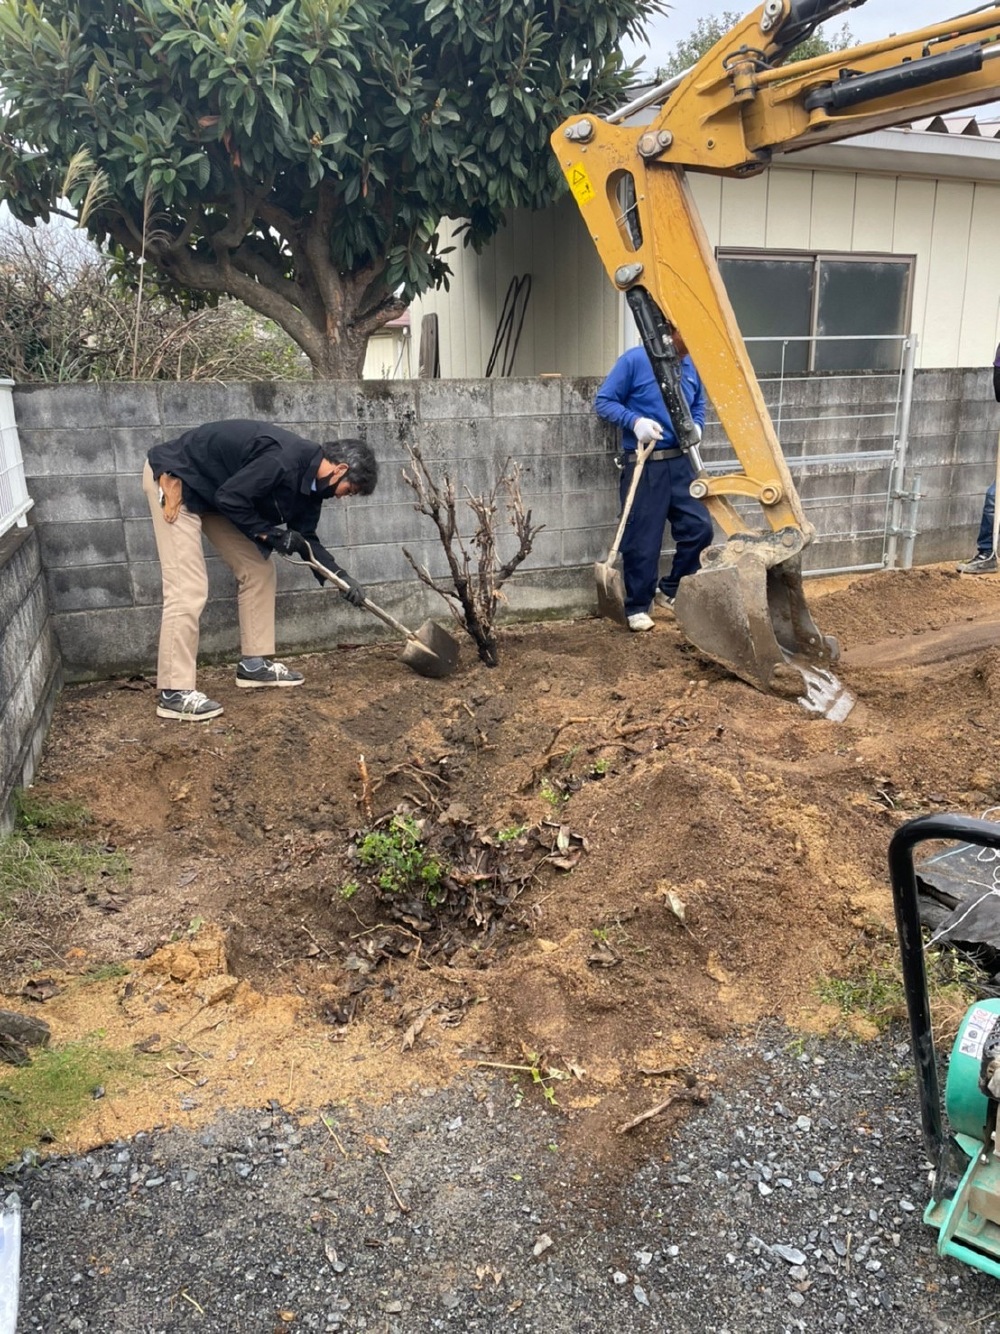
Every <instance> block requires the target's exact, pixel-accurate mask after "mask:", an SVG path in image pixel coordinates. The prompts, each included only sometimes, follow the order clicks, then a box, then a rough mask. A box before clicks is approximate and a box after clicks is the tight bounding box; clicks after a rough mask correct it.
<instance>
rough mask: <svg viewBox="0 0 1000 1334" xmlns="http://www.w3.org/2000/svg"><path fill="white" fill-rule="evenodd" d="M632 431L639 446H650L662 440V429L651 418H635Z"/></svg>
mask: <svg viewBox="0 0 1000 1334" xmlns="http://www.w3.org/2000/svg"><path fill="white" fill-rule="evenodd" d="M632 431H633V433H634V435H635V438H636V440H638V442H639V444H640V445H651V444H652V443H653V441H654V440H662V439H663V427H662V426H661V425H660V423H659V422H655V421H653V419H652V417H636V419H635V425H634V426H633V427H632Z"/></svg>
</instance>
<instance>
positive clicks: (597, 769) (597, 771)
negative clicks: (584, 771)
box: [590, 760, 609, 778]
mask: <svg viewBox="0 0 1000 1334" xmlns="http://www.w3.org/2000/svg"><path fill="white" fill-rule="evenodd" d="M608 768H609V765H608V762H607V760H595V761H594V763H593V764H592V765H591V766H590V776H591V778H603V777H604V775H605V774H606V773H607V772H608Z"/></svg>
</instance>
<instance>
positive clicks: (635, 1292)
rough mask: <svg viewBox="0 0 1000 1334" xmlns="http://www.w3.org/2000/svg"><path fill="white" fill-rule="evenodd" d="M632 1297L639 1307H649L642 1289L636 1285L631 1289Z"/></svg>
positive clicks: (647, 1299)
mask: <svg viewBox="0 0 1000 1334" xmlns="http://www.w3.org/2000/svg"><path fill="white" fill-rule="evenodd" d="M632 1296H633V1297H634V1298H635V1299H636V1301H637V1302H638V1303H639V1305H640V1306H648V1305H649V1298H648V1297H647V1296H646V1294H645V1292H644V1291H643V1290H642V1288H640V1287H639V1285H638V1283H637V1284H636V1285H635V1287H634V1288H633V1289H632Z"/></svg>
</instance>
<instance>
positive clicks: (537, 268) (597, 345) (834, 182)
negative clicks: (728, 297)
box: [412, 165, 1000, 378]
mask: <svg viewBox="0 0 1000 1334" xmlns="http://www.w3.org/2000/svg"><path fill="white" fill-rule="evenodd" d="M690 180H691V185H692V189H693V191H694V196H695V199H696V201H697V203H698V207H699V210H700V211H701V214H702V219H703V221H704V223H705V228H706V231H707V232H708V237H709V241H710V242H711V243H712V245H714V246H722V247H726V248H729V247H753V248H767V249H788V250H820V249H821V250H835V251H845V252H851V251H853V252H873V251H874V252H878V253H889V254H898V255H914V256H915V257H916V264H915V269H914V280H913V305H912V319H911V325H912V328H913V329H914V330H915V331H916V333H917V335H918V337H919V341H920V345H919V351H918V365H920V366H922V367H951V366H982V365H988V364H989V363H990V362H991V361H992V359H993V349H994V348H995V346H996V345H997V342H998V340H1000V184H992V183H981V182H980V183H976V182H972V181H962V180H931V179H918V178H915V177H904V176H899V177H896V176H887V175H870V174H866V173H859V172H848V171H822V170H803V169H800V168H795V167H789V166H784V165H782V166H777V167H772V168H771V169H770V170H769V171H768V172H765V173H764V174H763V175H762V176H756V177H752V178H751V179H749V180H745V181H735V180H723V179H721V178H719V177H714V176H706V175H699V174H696V173H692V175H691V177H690ZM451 244H454V245H455V247H456V248H455V251H454V252H453V254H452V255H451V256H450V257H449V260H450V263H451V266H452V268H453V270H454V272H455V277H454V279H453V280H452V284H451V290H450V292H434V293H429V294H427V295H426V296H425V297H424V298H423V299H422V300H421V301H418V302H415V303H414V306H413V309H412V317H413V331H414V332H413V344H414V356H413V363H414V364H413V374H414V375H415V374H416V373H417V366H416V355H415V353H416V348H417V346H418V345H419V329H420V317H421V314H422V313H423V312H424V311H435V312H437V314H438V324H439V337H440V344H441V373H442V375H443V376H445V377H454V378H465V377H470V378H477V377H479V376H482V375H483V374H484V373H485V370H486V364H487V361H488V359H489V355H490V349H491V348H492V346H493V339H494V335H495V332H496V327H497V321H498V319H499V316H500V312H501V308H502V306H503V300H504V295H505V293H506V291H507V286H508V284H509V282H510V280H511V278H512V277H513V276H514V275H515V274H517V275H522V274H525V273H530V274H531V278H532V290H531V297H530V300H529V302H528V308H527V314H526V317H525V321H524V328H523V331H522V334H521V340H520V343H519V345H518V350H517V356H516V359H515V362H514V368H513V374H514V375H529V376H530V375H539V374H544V373H559V374H562V375H602V374H604V372H605V371H606V370H607V368H608V367H609V366H610V364H611V363H612V362H613V361H614V359H615V357H616V356H617V354H618V352H619V351H620V350H621V348H622V347H623V346H625V345H626V343H630V342H633V341H634V338H633V337H630V336H629V333H628V330H627V326H626V321H627V323H628V324H630V323H631V317H630V316H628V314H627V312H626V313H625V319H624V320H623V318H622V303H621V301H620V298H619V297H618V295H617V294H616V292H615V291H614V288H613V287H612V285H611V282H610V280H609V279H608V278H607V276H606V275H605V273H604V269H603V267H602V266H601V264H600V261H599V260H598V257H597V251H596V250H595V248H594V246H593V244H592V242H591V241H590V239H589V237H588V236H587V234H586V232H585V230H584V228H583V224H582V222H581V220H580V217H579V214H578V212H577V210H576V206H575V204H573V202H572V201H571V200H570V199H568V198H567V199H563V200H561V201H560V202H559V204H557V205H556V206H555V207H554V208H552V209H549V210H546V211H544V212H541V213H535V214H531V213H526V212H519V213H517V214H515V215H514V218H513V220H512V221H511V223H510V224H509V225H508V227H506V228H505V229H504V230H503V231H502V232H501V233H500V235H499V236H498V237H497V238H496V240H495V241H494V242H493V243H492V244H491V245H490V246H489V247H487V249H486V250H485V251H484V253H483V254H482V255H476V254H475V253H474V252H473V251H472V250H469V249H467V248H465V247H464V246H463V245H462V241H461V237H460V236H459V237H455V238H454V239H453V240H452V242H451ZM495 373H496V372H495Z"/></svg>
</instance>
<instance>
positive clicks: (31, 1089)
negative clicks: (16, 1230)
mask: <svg viewBox="0 0 1000 1334" xmlns="http://www.w3.org/2000/svg"><path fill="white" fill-rule="evenodd" d="M0 1069H3V1070H4V1071H5V1073H4V1074H3V1077H2V1079H0V1165H3V1164H6V1163H10V1162H13V1161H14V1159H15V1158H17V1157H18V1156H19V1155H20V1154H21V1153H22V1152H23V1151H24V1150H25V1149H28V1148H35V1147H37V1146H39V1145H43V1144H47V1143H51V1141H52V1140H54V1139H56V1138H58V1136H59V1135H60V1134H62V1133H63V1131H65V1130H66V1129H67V1128H68V1127H69V1126H71V1125H72V1124H73V1123H74V1121H77V1120H79V1119H80V1117H81V1116H83V1115H84V1113H85V1112H86V1111H87V1109H88V1108H89V1106H90V1104H91V1103H92V1102H93V1100H94V1097H95V1095H96V1094H97V1092H98V1090H101V1089H103V1090H105V1091H106V1092H109V1093H110V1092H112V1091H117V1090H118V1089H120V1088H122V1087H123V1086H127V1085H128V1083H130V1082H131V1081H132V1079H134V1078H137V1077H138V1076H139V1065H138V1062H137V1060H136V1057H135V1055H134V1053H132V1052H121V1051H114V1050H112V1049H111V1048H108V1047H105V1046H102V1045H101V1042H100V1039H99V1037H98V1036H97V1035H94V1036H93V1037H90V1038H87V1039H84V1040H83V1041H81V1042H72V1043H68V1044H67V1045H66V1046H64V1047H56V1048H43V1049H41V1050H40V1051H38V1052H37V1053H33V1054H32V1061H31V1064H30V1065H25V1066H21V1067H19V1068H17V1069H11V1070H10V1072H9V1073H7V1072H6V1070H7V1068H6V1067H0Z"/></svg>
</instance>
